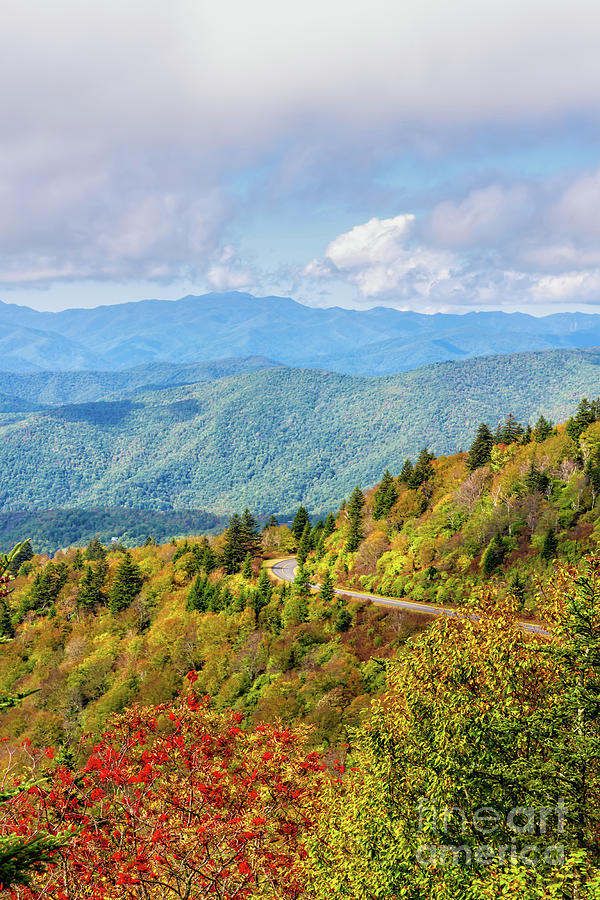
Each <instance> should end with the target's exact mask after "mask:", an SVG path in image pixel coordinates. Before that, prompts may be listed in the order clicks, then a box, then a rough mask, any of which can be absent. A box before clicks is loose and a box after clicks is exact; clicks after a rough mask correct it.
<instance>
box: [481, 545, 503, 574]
mask: <svg viewBox="0 0 600 900" xmlns="http://www.w3.org/2000/svg"><path fill="white" fill-rule="evenodd" d="M505 553H506V548H505V546H504V542H503V541H502V540H501V539H500V538H499V537H498V535H494V537H493V538H492V539H491V541H490V542H489V544H488V545H487V547H486V550H485V553H484V554H483V556H482V557H481V571H482V572H483V574H484V575H485V576H488V575H491V574H492V572H493V571H494V569H496V568H497V567H498V566H499V565H500V563H501V562H502V560H503V559H504V554H505Z"/></svg>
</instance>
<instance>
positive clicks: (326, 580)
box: [319, 569, 335, 603]
mask: <svg viewBox="0 0 600 900" xmlns="http://www.w3.org/2000/svg"><path fill="white" fill-rule="evenodd" d="M319 595H320V597H321V600H322V601H323V602H324V603H333V600H334V598H335V588H334V586H333V579H332V577H331V572H330V571H329V569H327V571H326V572H325V574H324V575H323V581H322V582H321V588H320V590H319Z"/></svg>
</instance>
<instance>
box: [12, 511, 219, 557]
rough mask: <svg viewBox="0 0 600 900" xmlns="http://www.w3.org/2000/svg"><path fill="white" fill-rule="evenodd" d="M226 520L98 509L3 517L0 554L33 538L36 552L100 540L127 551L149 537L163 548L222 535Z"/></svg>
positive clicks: (204, 515) (201, 515) (197, 514)
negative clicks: (193, 537)
mask: <svg viewBox="0 0 600 900" xmlns="http://www.w3.org/2000/svg"><path fill="white" fill-rule="evenodd" d="M225 524H226V520H225V519H224V518H223V517H220V516H215V515H214V514H213V513H207V512H204V511H203V510H201V509H187V510H179V511H176V510H166V511H164V512H160V511H157V510H153V509H128V508H126V507H122V506H121V507H104V508H100V509H36V510H32V511H31V512H27V511H20V512H19V511H17V512H3V513H0V553H2V552H4V553H6V552H8V551H9V550H10V548H11V547H14V545H15V544H17V543H18V542H19V541H24V540H26V539H28V538H29V539H30V540H31V543H32V545H33V547H35V550H36V552H37V553H49V554H53V553H54V552H55V551H56V550H60V549H63V548H66V547H72V546H78V545H80V544H82V543H87V542H88V541H89V540H91V538H93V537H98V538H99V539H100V540H101V541H103V542H104V543H106V544H110V543H111V542H115V541H118V542H119V543H120V544H123V546H125V547H137V546H139V545H140V544H143V543H144V542H145V541H146V539H147V538H148V536H149V535H152V536H153V537H154V538H155V539H156V540H157V541H158V542H159V543H165V542H166V541H169V540H170V539H171V538H172V537H174V536H175V537H185V536H186V535H197V534H210V533H213V532H215V531H222V530H223V527H224V525H225Z"/></svg>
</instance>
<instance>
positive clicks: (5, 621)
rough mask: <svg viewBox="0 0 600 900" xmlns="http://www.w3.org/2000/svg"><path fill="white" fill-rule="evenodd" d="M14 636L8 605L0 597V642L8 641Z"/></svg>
mask: <svg viewBox="0 0 600 900" xmlns="http://www.w3.org/2000/svg"><path fill="white" fill-rule="evenodd" d="M14 636H15V629H14V628H13V624H12V622H11V618H10V610H9V608H8V603H7V602H6V600H5V599H4V597H0V642H4V641H6V640H10V639H11V638H13V637H14Z"/></svg>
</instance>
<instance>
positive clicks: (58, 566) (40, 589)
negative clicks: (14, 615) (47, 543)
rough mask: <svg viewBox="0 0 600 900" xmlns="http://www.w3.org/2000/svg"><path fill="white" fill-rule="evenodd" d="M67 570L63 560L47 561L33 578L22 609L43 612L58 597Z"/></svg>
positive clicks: (65, 579)
mask: <svg viewBox="0 0 600 900" xmlns="http://www.w3.org/2000/svg"><path fill="white" fill-rule="evenodd" d="M68 574H69V570H68V567H67V565H66V563H64V562H59V563H54V562H49V563H47V564H46V565H45V566H44V568H43V569H41V570H40V571H39V572H38V573H37V574H36V576H35V578H34V579H33V584H32V585H31V588H30V590H29V594H28V596H26V597H24V598H23V601H22V611H23V612H28V611H29V610H35V611H36V612H44V611H46V610H48V609H49V608H50V607H51V606H52V604H53V603H54V602H55V601H56V600H57V599H58V595H59V594H60V592H61V590H62V589H63V587H64V586H65V584H66V583H67V578H68Z"/></svg>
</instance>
